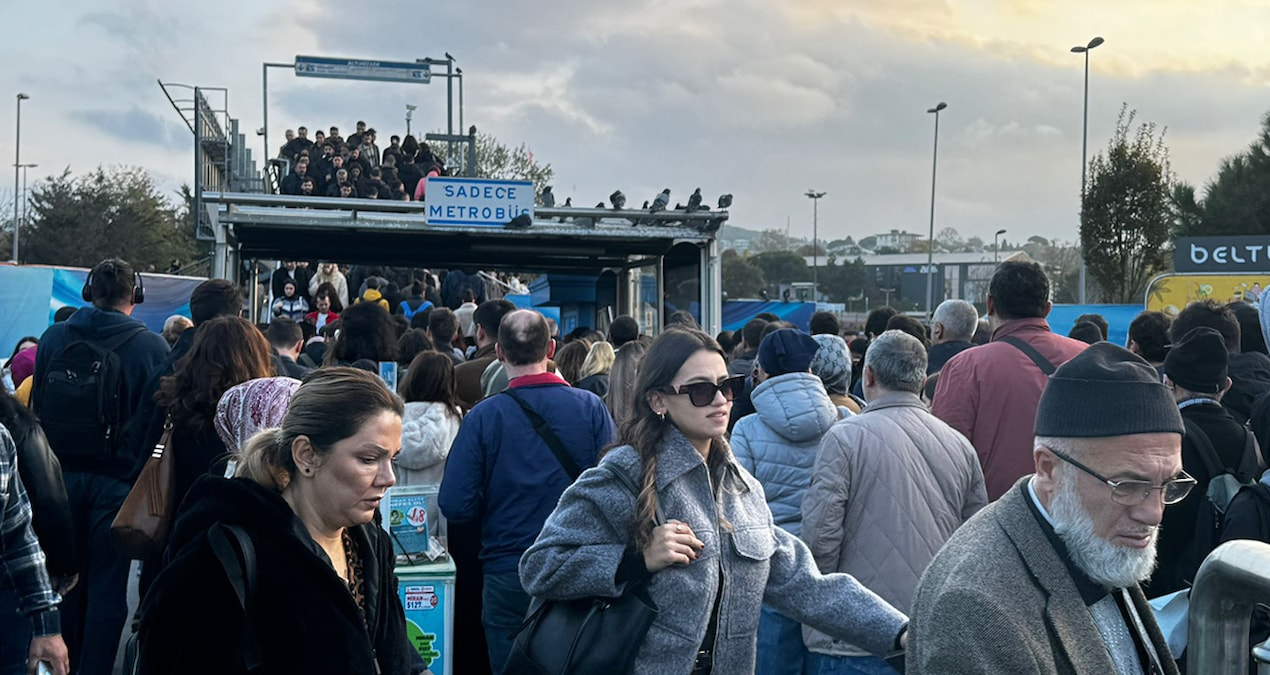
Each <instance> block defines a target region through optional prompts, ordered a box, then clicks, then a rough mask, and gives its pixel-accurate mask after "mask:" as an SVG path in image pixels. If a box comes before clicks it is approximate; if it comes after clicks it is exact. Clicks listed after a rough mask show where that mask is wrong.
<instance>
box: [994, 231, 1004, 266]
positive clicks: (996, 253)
mask: <svg viewBox="0 0 1270 675" xmlns="http://www.w3.org/2000/svg"><path fill="white" fill-rule="evenodd" d="M1003 234H1005V230H997V233H996V234H994V235H992V264H994V265H995V264H997V263H998V262H1000V261H1001V244H999V243H997V238H998V237H1000V236H1001V235H1003Z"/></svg>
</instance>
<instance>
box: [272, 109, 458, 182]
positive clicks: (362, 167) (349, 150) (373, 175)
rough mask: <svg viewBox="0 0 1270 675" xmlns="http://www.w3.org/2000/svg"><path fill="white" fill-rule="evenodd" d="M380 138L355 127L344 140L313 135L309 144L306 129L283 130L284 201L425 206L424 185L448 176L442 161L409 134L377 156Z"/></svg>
mask: <svg viewBox="0 0 1270 675" xmlns="http://www.w3.org/2000/svg"><path fill="white" fill-rule="evenodd" d="M378 138H379V135H378V133H377V132H376V131H375V129H373V128H367V126H366V123H365V122H362V121H359V122H358V123H357V127H356V130H355V131H354V132H353V133H351V134H349V135H348V138H344V137H343V136H340V130H339V127H334V126H333V127H331V128H330V131H329V133H327V132H324V131H322V130H320V129H319V130H317V131H316V132H315V133H314V135H313V138H309V130H308V128H307V127H299V128H298V129H296V130H294V131H293V130H291V129H287V132H286V139H287V141H286V143H285V144H283V146H282V147H281V148H280V149H279V150H278V158H279V159H283V160H286V166H287V173H286V175H285V176H282V177H281V178H280V179H279V185H278V189H279V192H281V193H282V194H284V195H296V196H306V197H310V196H311V197H357V198H361V199H390V200H394V201H423V199H424V194H425V192H426V185H427V184H426V181H425V179H426V178H427V177H429V176H444V175H447V173H446V167H445V161H444V158H441V157H437V156H436V155H434V154H433V153H432V150H431V148H429V147H428V144H427V143H420V142H419V140H418V139H417V138H415V137H414V136H412V135H409V134H407V135H406V137H405V139H404V140H403V139H402V138H401V137H400V136H397V135H395V134H394V135H393V136H391V137H390V138H389V139H388V147H386V148H384V149H383V150H382V151H381V150H380V147H379V144H378V143H377V142H376V141H377V140H378Z"/></svg>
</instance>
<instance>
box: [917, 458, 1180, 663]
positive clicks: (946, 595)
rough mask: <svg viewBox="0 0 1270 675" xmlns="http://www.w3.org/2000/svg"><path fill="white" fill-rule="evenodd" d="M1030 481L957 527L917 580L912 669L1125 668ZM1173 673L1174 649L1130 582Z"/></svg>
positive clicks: (1139, 608) (1158, 649) (1136, 603)
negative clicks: (1042, 516) (1041, 516)
mask: <svg viewBox="0 0 1270 675" xmlns="http://www.w3.org/2000/svg"><path fill="white" fill-rule="evenodd" d="M1026 480H1028V478H1027V477H1025V478H1023V479H1022V480H1021V481H1020V482H1019V483H1016V484H1015V486H1014V487H1013V488H1011V489H1010V491H1009V492H1007V493H1006V494H1005V495H1003V496H1002V497H1001V499H1000V500H998V501H997V502H995V503H993V504H992V505H990V506H988V507H987V508H985V509H984V510H982V511H980V512H979V513H978V514H976V515H975V516H974V517H973V518H971V519H970V520H969V521H968V522H967V523H966V524H965V525H964V526H962V527H961V529H959V530H958V531H957V532H955V533H954V534H953V536H952V538H951V539H949V540H948V543H947V544H946V545H945V546H944V548H943V549H942V550H941V551H940V552H939V554H938V555H936V556H935V559H934V560H933V561H932V562H931V564H930V567H928V568H927V570H926V573H925V574H924V575H923V576H922V580H921V582H920V583H919V584H918V586H917V597H916V599H915V600H914V604H913V613H912V623H911V624H910V625H909V651H908V656H907V659H906V660H907V663H906V665H907V668H908V670H907V672H909V673H917V674H918V675H920V674H922V673H929V674H934V673H938V674H939V675H956V674H958V673H966V674H970V673H975V674H977V675H979V674H985V673H989V674H990V673H1000V674H1001V675H1007V674H1008V675H1026V674H1029V673H1036V674H1038V675H1039V674H1042V673H1115V672H1116V667H1115V665H1114V663H1113V662H1112V660H1111V655H1110V653H1109V652H1108V651H1107V648H1106V645H1105V644H1104V642H1103V639H1102V636H1101V634H1099V632H1098V627H1097V626H1096V625H1095V624H1094V620H1093V617H1092V615H1091V614H1090V612H1089V609H1088V608H1087V607H1086V606H1085V602H1084V600H1083V599H1082V597H1081V595H1080V592H1079V591H1078V590H1077V588H1076V583H1075V582H1074V581H1073V579H1072V576H1071V573H1070V571H1069V570H1068V568H1067V565H1066V563H1064V562H1063V559H1062V558H1061V557H1060V556H1059V554H1058V551H1056V550H1055V548H1054V546H1053V544H1051V543H1050V541H1049V538H1048V537H1047V536H1046V534H1045V530H1044V529H1042V525H1041V524H1040V523H1039V522H1038V521H1037V519H1036V516H1035V515H1033V513H1032V510H1031V507H1030V506H1028V504H1027V499H1028V498H1029V497H1028V495H1027V492H1026V488H1025V487H1024V481H1026ZM1129 591H1130V595H1131V597H1132V598H1133V604H1134V606H1135V607H1136V608H1137V611H1138V614H1139V615H1140V616H1141V617H1142V621H1143V623H1144V624H1145V627H1146V630H1147V633H1148V634H1149V636H1150V639H1151V641H1152V643H1154V645H1155V650H1156V652H1157V653H1158V654H1159V655H1160V659H1161V661H1162V662H1163V663H1162V664H1161V665H1162V667H1163V668H1164V673H1165V674H1166V675H1176V673H1177V672H1178V671H1177V667H1176V664H1174V662H1173V660H1172V658H1171V656H1170V654H1169V648H1168V646H1167V645H1166V644H1165V642H1164V637H1163V636H1162V635H1161V634H1160V629H1159V626H1158V625H1157V624H1156V622H1155V616H1154V614H1152V612H1151V608H1150V607H1149V606H1148V605H1147V602H1146V598H1145V597H1144V596H1143V594H1142V590H1141V589H1140V588H1138V587H1137V586H1134V587H1133V588H1131V589H1129Z"/></svg>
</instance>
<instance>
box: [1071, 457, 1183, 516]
mask: <svg viewBox="0 0 1270 675" xmlns="http://www.w3.org/2000/svg"><path fill="white" fill-rule="evenodd" d="M1050 452H1052V453H1054V456H1055V457H1057V458H1059V459H1061V460H1063V461H1064V462H1067V463H1068V464H1071V465H1072V466H1074V467H1076V468H1077V469H1080V470H1081V471H1084V472H1085V473H1087V474H1089V475H1091V476H1093V477H1094V478H1097V479H1098V480H1100V481H1102V482H1103V483H1106V484H1107V486H1108V487H1110V488H1111V501H1113V502H1115V503H1117V504H1119V505H1121V506H1138V505H1139V504H1142V503H1143V502H1145V501H1146V500H1147V497H1150V496H1151V493H1152V492H1155V491H1156V490H1159V491H1160V497H1161V498H1162V499H1163V500H1164V503H1165V504H1176V503H1178V502H1180V501H1182V500H1183V499H1186V495H1189V494H1190V493H1191V490H1192V489H1193V488H1194V487H1195V484H1196V482H1197V481H1196V480H1195V479H1194V478H1191V477H1190V476H1189V475H1187V473H1186V472H1185V471H1183V472H1182V475H1181V476H1178V477H1177V478H1174V479H1173V480H1170V481H1165V482H1164V483H1163V484H1161V485H1156V484H1154V483H1151V482H1150V481H1145V480H1110V479H1108V478H1107V477H1106V476H1103V475H1102V474H1099V473H1098V472H1097V471H1094V470H1093V469H1091V468H1089V467H1087V466H1085V465H1084V464H1081V463H1080V462H1077V461H1076V460H1074V459H1072V458H1071V457H1068V456H1067V455H1065V454H1063V453H1061V452H1059V451H1057V450H1055V449H1053V448H1050Z"/></svg>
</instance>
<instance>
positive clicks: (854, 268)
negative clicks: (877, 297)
mask: <svg viewBox="0 0 1270 675" xmlns="http://www.w3.org/2000/svg"><path fill="white" fill-rule="evenodd" d="M816 276H817V282H818V283H819V285H820V292H821V293H823V294H824V295H825V296H826V297H828V299H829V302H841V303H847V302H848V301H849V300H851V299H852V298H855V299H857V300H860V299H863V297H864V290H865V285H866V284H867V282H868V275H867V274H866V273H865V269H864V260H862V259H860V258H858V257H857V258H856V259H855V260H852V261H850V262H845V263H841V264H839V263H838V262H837V261H836V260H835V259H833V258H830V259H829V264H828V265H825V266H824V267H821V268H820V269H818V270H817V271H816Z"/></svg>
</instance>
